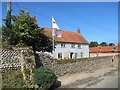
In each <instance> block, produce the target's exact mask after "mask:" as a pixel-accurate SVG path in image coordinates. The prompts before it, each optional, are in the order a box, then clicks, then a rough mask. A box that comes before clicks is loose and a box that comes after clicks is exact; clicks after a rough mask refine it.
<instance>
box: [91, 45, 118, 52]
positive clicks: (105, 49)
mask: <svg viewBox="0 0 120 90" xmlns="http://www.w3.org/2000/svg"><path fill="white" fill-rule="evenodd" d="M113 50H114V52H120V48H119V47H118V46H98V47H91V48H90V53H110V52H113Z"/></svg>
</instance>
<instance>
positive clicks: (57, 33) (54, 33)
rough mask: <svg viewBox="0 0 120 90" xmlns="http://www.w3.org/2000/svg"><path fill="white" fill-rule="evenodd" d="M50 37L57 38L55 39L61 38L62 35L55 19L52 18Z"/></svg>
mask: <svg viewBox="0 0 120 90" xmlns="http://www.w3.org/2000/svg"><path fill="white" fill-rule="evenodd" d="M52 29H53V31H52V36H57V37H61V36H62V33H61V30H60V29H59V27H58V25H57V23H56V21H55V19H54V18H53V17H52Z"/></svg>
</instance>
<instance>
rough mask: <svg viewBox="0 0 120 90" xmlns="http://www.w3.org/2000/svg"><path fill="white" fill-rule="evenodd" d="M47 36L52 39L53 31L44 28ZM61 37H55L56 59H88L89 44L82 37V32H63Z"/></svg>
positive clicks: (54, 55)
mask: <svg viewBox="0 0 120 90" xmlns="http://www.w3.org/2000/svg"><path fill="white" fill-rule="evenodd" d="M44 30H45V34H46V35H48V36H50V37H52V29H51V28H44ZM61 32H62V36H61V37H56V36H55V37H54V38H55V42H56V43H57V44H56V45H55V51H54V53H53V57H54V58H56V59H69V58H71V59H73V58H88V57H89V44H88V42H87V40H86V39H85V38H84V37H83V36H82V35H81V33H80V30H79V29H78V30H77V31H76V32H68V31H64V30H61Z"/></svg>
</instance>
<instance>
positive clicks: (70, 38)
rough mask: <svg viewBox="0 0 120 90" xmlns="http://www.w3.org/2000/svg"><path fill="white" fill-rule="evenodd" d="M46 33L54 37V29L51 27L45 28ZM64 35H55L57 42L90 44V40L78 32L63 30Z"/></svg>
mask: <svg viewBox="0 0 120 90" xmlns="http://www.w3.org/2000/svg"><path fill="white" fill-rule="evenodd" d="M44 30H45V34H46V35H48V36H50V37H52V29H51V28H44ZM61 32H62V37H55V41H57V42H68V43H84V44H88V41H87V40H86V39H85V38H84V37H83V36H82V35H81V34H78V33H77V32H68V31H64V30H61Z"/></svg>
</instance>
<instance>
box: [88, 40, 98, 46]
mask: <svg viewBox="0 0 120 90" xmlns="http://www.w3.org/2000/svg"><path fill="white" fill-rule="evenodd" d="M98 45H99V44H98V42H96V41H91V42H90V44H89V46H90V47H97V46H98Z"/></svg>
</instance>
